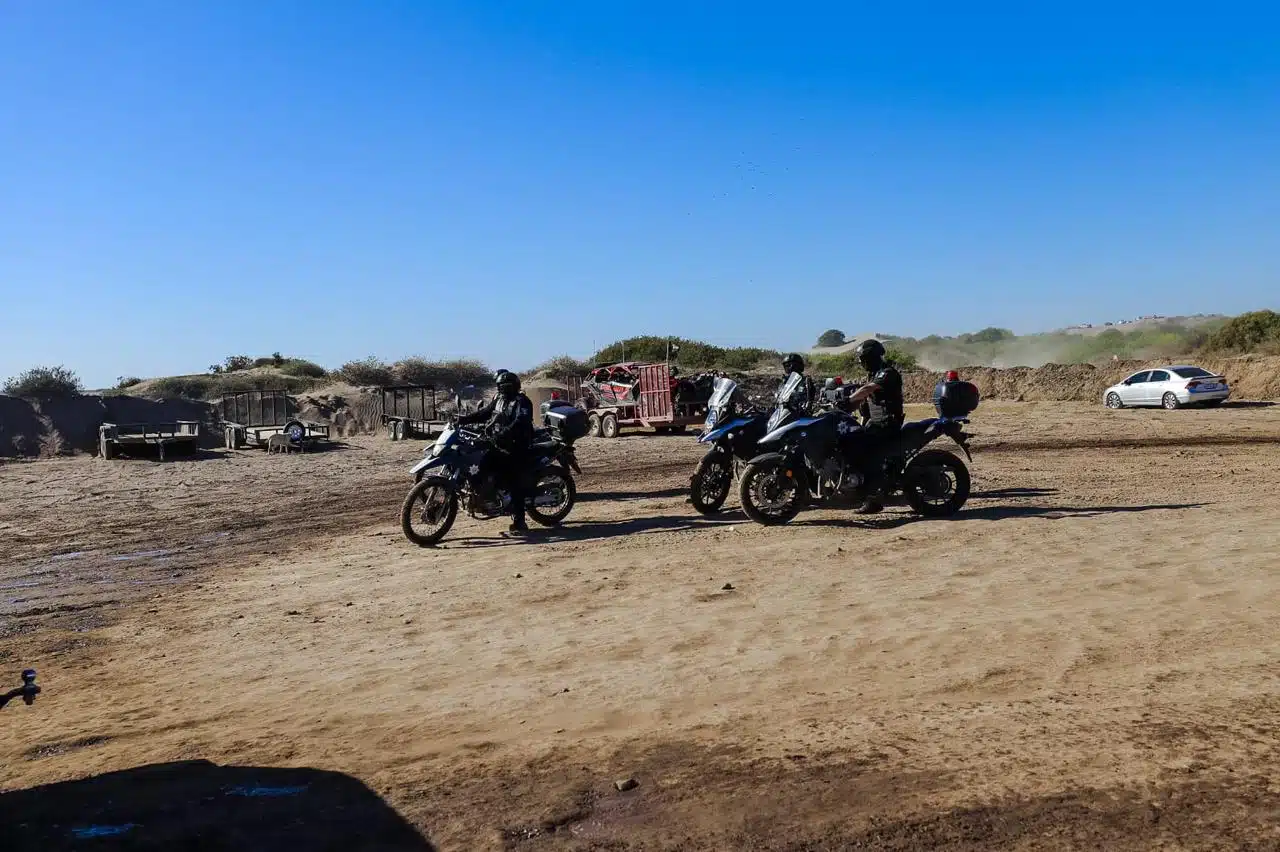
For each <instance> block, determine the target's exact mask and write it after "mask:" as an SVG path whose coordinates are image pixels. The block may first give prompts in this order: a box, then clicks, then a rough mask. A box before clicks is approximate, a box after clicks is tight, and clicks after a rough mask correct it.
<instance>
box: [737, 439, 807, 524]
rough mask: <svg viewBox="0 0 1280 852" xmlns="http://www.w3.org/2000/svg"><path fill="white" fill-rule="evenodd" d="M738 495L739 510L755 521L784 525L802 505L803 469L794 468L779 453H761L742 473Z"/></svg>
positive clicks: (804, 491) (804, 498) (796, 513)
mask: <svg viewBox="0 0 1280 852" xmlns="http://www.w3.org/2000/svg"><path fill="white" fill-rule="evenodd" d="M738 496H739V498H741V500H742V511H744V512H746V513H747V517H748V518H750V519H751V520H753V521H755V522H756V523H757V524H764V525H765V526H777V525H779V524H785V523H787V522H789V521H790V520H792V519H793V518H794V517H795V516H796V515H798V514H800V510H801V509H802V508H804V503H805V500H806V497H807V492H806V490H805V484H804V471H803V470H797V469H795V467H794V466H793V465H791V464H789V463H788V462H787V460H786V458H785V457H784V456H782V455H780V454H778V453H770V454H769V455H764V456H760V457H759V458H756V459H753V460H752V462H751V464H749V465H747V468H746V470H744V471H743V472H742V479H741V480H740V481H739V482H738Z"/></svg>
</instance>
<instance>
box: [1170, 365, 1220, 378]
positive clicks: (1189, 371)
mask: <svg viewBox="0 0 1280 852" xmlns="http://www.w3.org/2000/svg"><path fill="white" fill-rule="evenodd" d="M1174 372H1175V373H1177V374H1178V375H1179V376H1181V377H1182V378H1184V379H1204V378H1207V377H1209V376H1212V375H1213V373H1210V372H1207V371H1205V370H1201V369H1200V368H1199V367H1178V368H1177V369H1176V370H1174Z"/></svg>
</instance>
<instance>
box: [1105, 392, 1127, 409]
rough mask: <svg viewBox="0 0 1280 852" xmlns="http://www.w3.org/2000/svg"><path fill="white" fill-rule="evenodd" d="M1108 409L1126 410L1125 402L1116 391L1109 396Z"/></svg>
mask: <svg viewBox="0 0 1280 852" xmlns="http://www.w3.org/2000/svg"><path fill="white" fill-rule="evenodd" d="M1107 408H1110V409H1111V410H1112V411H1116V410H1118V409H1121V408H1124V402H1123V401H1122V400H1121V399H1120V394H1118V393H1116V392H1115V391H1112V392H1111V393H1109V394H1107Z"/></svg>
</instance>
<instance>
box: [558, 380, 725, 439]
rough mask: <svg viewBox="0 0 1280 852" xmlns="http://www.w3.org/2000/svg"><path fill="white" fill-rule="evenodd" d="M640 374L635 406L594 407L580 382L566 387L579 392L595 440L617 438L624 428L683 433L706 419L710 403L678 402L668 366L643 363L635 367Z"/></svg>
mask: <svg viewBox="0 0 1280 852" xmlns="http://www.w3.org/2000/svg"><path fill="white" fill-rule="evenodd" d="M635 369H636V372H637V373H638V375H639V379H640V384H639V393H638V395H637V399H636V401H635V402H634V403H632V404H625V405H613V406H592V405H591V404H590V402H589V401H588V400H584V399H581V392H580V389H581V387H582V382H581V379H576V380H575V379H570V380H567V381H565V385H566V386H568V387H570V388H573V387H577V388H578V389H579V400H578V405H579V407H581V408H583V409H585V410H586V412H587V424H588V434H590V435H591V436H593V437H601V438H616V437H618V436H619V435H620V434H621V432H622V430H623V429H624V428H625V429H634V428H640V429H653V430H655V431H657V432H659V433H662V432H668V433H669V432H683V431H685V430H686V429H688V428H689V427H690V426H697V425H700V424H701V423H702V422H703V421H705V420H706V417H707V401H706V400H701V401H693V402H677V401H676V400H675V397H674V394H673V390H672V387H671V366H670V365H669V364H643V365H640V366H638V367H636V368H635Z"/></svg>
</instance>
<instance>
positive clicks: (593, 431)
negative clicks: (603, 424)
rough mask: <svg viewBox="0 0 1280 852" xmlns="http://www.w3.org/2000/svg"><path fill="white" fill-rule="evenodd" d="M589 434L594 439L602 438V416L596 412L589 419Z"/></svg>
mask: <svg viewBox="0 0 1280 852" xmlns="http://www.w3.org/2000/svg"><path fill="white" fill-rule="evenodd" d="M587 434H588V435H590V436H591V437H592V438H599V437H600V415H599V414H596V413H595V412H594V411H593V412H591V414H590V415H589V416H588V417H587Z"/></svg>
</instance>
